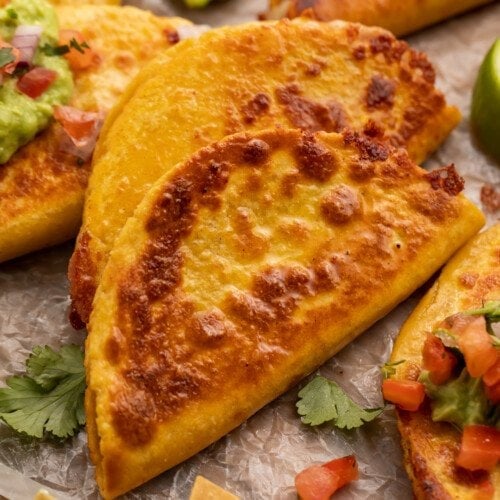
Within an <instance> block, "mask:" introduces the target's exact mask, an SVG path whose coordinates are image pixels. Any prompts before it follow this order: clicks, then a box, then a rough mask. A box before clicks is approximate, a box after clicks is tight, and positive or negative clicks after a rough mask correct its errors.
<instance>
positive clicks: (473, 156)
mask: <svg viewBox="0 0 500 500" xmlns="http://www.w3.org/2000/svg"><path fill="white" fill-rule="evenodd" d="M125 3H130V4H134V5H138V6H142V7H144V8H151V9H152V10H154V11H155V12H157V13H161V14H167V15H172V14H177V15H183V16H186V17H189V16H190V17H191V18H192V19H193V20H194V21H195V22H198V23H205V24H211V25H213V26H215V25H220V24H226V23H236V22H243V21H246V20H252V19H255V17H256V15H257V13H258V12H261V11H263V10H264V9H265V7H266V1H265V0H255V1H252V0H239V1H238V0H232V1H231V0H228V1H225V2H222V1H221V2H218V3H217V2H216V3H215V4H214V5H213V6H212V7H211V8H209V9H207V10H204V11H198V12H190V11H188V10H187V9H185V8H184V7H183V6H182V5H181V3H180V2H171V3H168V2H163V3H162V2H160V1H159V0H144V1H140V0H139V1H134V2H132V1H130V2H125ZM498 36H500V5H499V4H498V3H495V4H492V5H490V6H487V7H485V8H483V9H480V10H477V11H475V12H473V13H469V14H467V15H464V16H462V17H460V18H457V19H454V20H452V21H449V22H447V23H444V24H441V25H439V26H437V27H434V28H431V29H428V30H426V31H424V32H421V33H420V34H418V35H416V36H413V37H411V38H410V39H409V41H410V43H411V44H412V45H413V46H414V47H416V48H418V49H421V50H424V51H426V52H427V53H428V54H429V56H430V58H431V60H432V61H433V62H434V64H435V67H436V69H437V73H438V86H439V87H440V88H441V89H442V90H443V91H444V92H445V94H446V96H447V98H448V100H449V101H450V102H452V103H454V104H456V105H458V106H459V107H460V109H461V110H462V112H463V115H464V120H463V121H462V123H461V124H460V126H459V127H458V128H457V129H456V130H455V131H454V132H453V133H452V135H451V136H450V138H449V139H448V141H447V142H446V143H445V144H444V145H443V146H442V147H441V149H440V150H439V151H438V152H437V153H436V154H435V156H434V157H433V158H432V159H431V160H429V162H428V164H429V166H431V167H435V166H437V165H442V164H449V163H452V162H453V163H455V164H456V166H457V169H458V171H459V172H460V173H461V174H462V175H463V176H464V177H465V179H466V194H467V195H468V196H469V197H470V198H471V199H472V200H473V201H474V202H476V203H477V204H478V205H480V204H481V202H480V190H481V187H482V186H483V185H484V184H485V183H489V184H492V185H493V186H494V187H495V188H496V189H497V190H500V170H499V169H498V166H496V165H495V163H494V162H493V161H492V160H490V159H488V158H486V157H485V156H484V155H483V154H482V153H481V152H480V151H479V150H478V149H477V148H476V146H475V145H474V143H473V140H472V139H471V136H470V133H469V123H468V115H469V105H470V104H469V103H470V93H471V89H472V86H473V82H474V80H475V76H476V73H477V69H478V66H479V64H480V62H481V60H482V58H483V56H484V54H485V52H486V51H487V49H488V47H489V46H490V45H491V44H492V43H493V41H494V39H495V38H496V37H498ZM499 140H500V138H499ZM496 219H498V212H497V213H488V223H489V224H491V223H492V222H493V221H494V220H496ZM72 246H73V243H68V244H66V245H63V246H61V247H58V248H54V249H51V250H48V251H44V252H39V253H36V254H33V255H30V256H27V257H25V258H21V259H18V260H16V261H14V262H11V263H7V264H4V265H1V266H0V291H1V293H0V381H2V382H3V380H4V379H5V377H6V376H7V375H9V374H12V373H18V372H21V371H23V369H24V359H25V358H26V356H27V355H28V354H29V352H30V351H31V348H32V347H33V346H34V345H37V344H48V345H51V346H53V347H59V346H60V345H62V344H64V343H68V342H76V343H80V344H81V343H83V339H84V333H82V332H75V331H73V330H72V328H71V327H70V326H69V325H68V323H67V312H68V305H69V300H68V285H67V281H66V267H67V262H68V258H69V256H70V253H71V250H72ZM424 288H425V287H424ZM423 292H424V290H419V291H418V292H417V293H415V294H414V295H413V296H412V297H411V298H410V299H408V300H407V301H406V302H405V303H403V304H402V305H401V306H399V307H398V308H397V309H396V310H394V311H393V312H392V313H391V314H390V315H388V316H387V317H386V318H384V319H383V320H382V321H380V322H379V323H378V324H376V325H375V326H374V327H372V328H371V329H370V330H369V331H367V332H366V333H365V334H363V335H362V336H361V337H360V338H359V339H358V340H357V341H355V342H353V343H352V344H351V345H350V346H348V347H347V348H346V349H344V350H343V351H342V352H341V353H339V354H338V355H337V356H336V357H335V358H333V359H332V360H331V361H329V362H328V363H327V364H326V365H325V366H323V367H322V368H321V369H320V370H319V371H320V373H322V374H323V375H325V376H328V377H331V378H333V379H335V380H336V381H337V382H338V383H339V384H340V385H341V386H342V387H344V389H346V390H347V391H348V393H349V394H350V395H351V397H353V398H354V399H355V400H356V401H357V402H358V403H360V404H362V405H364V406H366V407H375V406H379V405H381V404H382V399H381V395H380V374H379V365H381V364H382V363H384V362H385V361H386V360H387V358H388V357H389V354H390V351H391V348H392V343H393V339H394V338H395V336H396V334H397V332H398V330H399V327H400V325H401V323H402V322H403V321H404V319H405V318H406V317H407V315H408V314H409V313H410V312H411V310H412V309H413V307H414V306H415V305H416V303H417V301H418V299H419V298H420V297H421V296H422V294H423ZM302 385H303V384H302ZM299 387H300V386H299ZM299 387H296V388H294V389H292V390H291V391H289V392H288V393H287V394H285V395H284V396H282V397H281V398H279V399H278V400H276V401H275V402H273V403H271V404H270V405H268V406H267V407H266V408H264V409H263V410H261V411H260V412H258V413H257V414H256V415H255V416H254V417H252V418H251V419H250V420H248V422H246V423H245V424H243V425H242V426H241V427H240V428H238V429H237V430H235V431H234V432H232V433H231V434H229V435H228V436H226V437H224V438H223V439H221V440H220V441H218V442H217V443H215V444H214V445H212V446H210V447H209V448H207V449H206V450H204V451H203V452H201V453H199V454H198V455H196V456H195V457H194V458H192V459H191V460H189V461H187V462H185V463H183V464H181V465H179V466H178V467H176V468H175V469H173V470H171V471H169V472H167V473H165V474H163V475H161V476H159V477H158V478H156V479H154V480H153V481H150V482H149V483H148V484H147V485H145V486H143V487H141V488H139V489H137V490H136V491H135V492H134V493H130V494H128V495H127V496H126V498H127V499H139V498H140V499H159V498H169V499H179V500H184V499H187V498H188V497H189V492H190V490H191V487H192V483H193V481H194V478H195V476H196V475H197V474H203V475H204V476H205V477H207V478H208V479H210V480H212V481H214V482H216V483H218V484H219V485H221V486H223V487H225V488H227V489H228V490H230V491H232V492H233V493H235V494H237V495H239V496H240V497H242V498H245V499H261V498H262V499H268V498H269V499H293V498H296V495H295V492H294V488H293V478H294V476H295V474H296V473H297V472H298V471H300V470H301V469H303V468H305V467H307V466H308V465H310V464H312V463H314V462H324V461H327V460H330V459H332V458H335V457H340V456H343V455H347V454H351V453H354V454H355V455H356V457H357V459H358V462H359V464H360V471H361V474H360V480H359V481H357V482H355V483H353V484H352V485H350V486H349V487H347V488H344V489H343V490H342V491H340V492H339V493H338V494H337V496H336V498H339V499H348V498H349V499H351V498H352V499H368V498H370V499H381V498H383V499H398V500H401V499H406V498H408V499H410V498H411V497H412V493H411V488H410V485H409V482H408V479H407V477H406V474H405V472H404V470H403V467H402V456H401V450H400V446H399V436H398V434H397V431H396V425H395V417H394V411H393V409H391V408H389V409H388V410H386V411H385V412H384V413H383V415H382V416H381V417H380V418H378V419H377V420H376V421H375V422H373V423H370V424H368V425H366V426H364V427H363V428H361V429H359V430H355V431H351V432H343V431H338V430H334V429H332V428H330V427H328V426H322V427H320V428H314V429H311V428H308V427H305V426H303V425H302V424H301V422H300V419H299V418H298V416H297V414H296V411H295V403H296V400H297V392H298V389H299ZM2 464H4V465H5V466H7V467H8V468H9V469H6V468H5V467H4V466H2ZM28 478H29V479H28ZM31 480H33V481H36V483H33V482H32V481H31ZM38 484H39V485H40V487H46V488H47V487H48V488H51V489H52V490H53V492H54V491H55V492H56V495H57V498H61V499H63V498H89V499H96V498H98V493H97V488H96V484H95V481H94V470H93V467H92V465H91V464H90V461H89V458H88V452H87V448H86V436H85V432H84V431H81V432H80V433H79V434H78V436H76V437H75V438H74V439H72V440H69V441H67V442H66V443H64V444H57V443H51V442H39V441H34V440H30V439H27V438H20V437H19V436H18V435H16V434H15V433H13V432H12V431H10V430H9V429H8V428H7V427H6V426H5V425H3V424H0V496H1V495H3V496H5V497H6V498H9V499H12V500H24V499H27V498H30V497H31V495H32V494H33V493H34V491H36V489H37V487H38Z"/></svg>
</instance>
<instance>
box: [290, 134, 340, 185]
mask: <svg viewBox="0 0 500 500" xmlns="http://www.w3.org/2000/svg"><path fill="white" fill-rule="evenodd" d="M295 155H296V158H297V162H298V165H299V169H300V172H301V173H302V174H303V175H305V176H306V177H308V178H310V179H314V180H318V181H321V182H326V181H327V180H328V179H330V177H331V176H332V175H333V174H334V172H335V170H336V161H335V158H334V156H333V154H332V153H331V152H330V151H329V150H328V149H327V148H325V147H324V146H322V145H321V144H318V143H317V142H316V139H315V138H314V136H312V135H310V134H304V135H303V136H302V140H301V142H300V144H299V146H298V147H297V149H296V151H295Z"/></svg>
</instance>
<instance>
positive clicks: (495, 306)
mask: <svg viewBox="0 0 500 500" xmlns="http://www.w3.org/2000/svg"><path fill="white" fill-rule="evenodd" d="M464 314H470V315H472V316H484V317H485V318H486V321H487V322H489V323H497V322H498V321H500V300H490V301H488V302H486V303H485V304H484V305H483V307H481V308H480V309H472V310H470V311H465V313H464Z"/></svg>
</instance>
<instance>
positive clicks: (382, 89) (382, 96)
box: [365, 75, 396, 109]
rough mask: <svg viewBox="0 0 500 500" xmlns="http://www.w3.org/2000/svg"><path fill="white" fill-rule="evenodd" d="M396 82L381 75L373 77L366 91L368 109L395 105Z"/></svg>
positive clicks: (386, 107) (387, 107)
mask: <svg viewBox="0 0 500 500" xmlns="http://www.w3.org/2000/svg"><path fill="white" fill-rule="evenodd" d="M395 92H396V82H394V81H393V80H389V79H388V78H384V77H382V76H380V75H375V76H374V77H372V79H371V82H370V84H369V85H368V89H367V91H366V98H365V103H366V107H367V108H368V109H390V108H392V106H393V105H394V95H395Z"/></svg>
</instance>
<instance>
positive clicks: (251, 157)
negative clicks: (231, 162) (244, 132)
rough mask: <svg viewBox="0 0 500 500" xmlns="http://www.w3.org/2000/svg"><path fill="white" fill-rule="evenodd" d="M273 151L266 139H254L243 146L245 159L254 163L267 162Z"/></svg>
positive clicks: (246, 161)
mask: <svg viewBox="0 0 500 500" xmlns="http://www.w3.org/2000/svg"><path fill="white" fill-rule="evenodd" d="M270 153H271V147H270V146H269V144H268V143H267V142H265V141H262V140H260V139H252V140H250V141H248V142H247V144H245V146H243V153H242V157H243V161H244V162H245V163H250V164H252V165H257V164H259V163H263V162H265V161H266V160H267V159H268V158H269V155H270Z"/></svg>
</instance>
